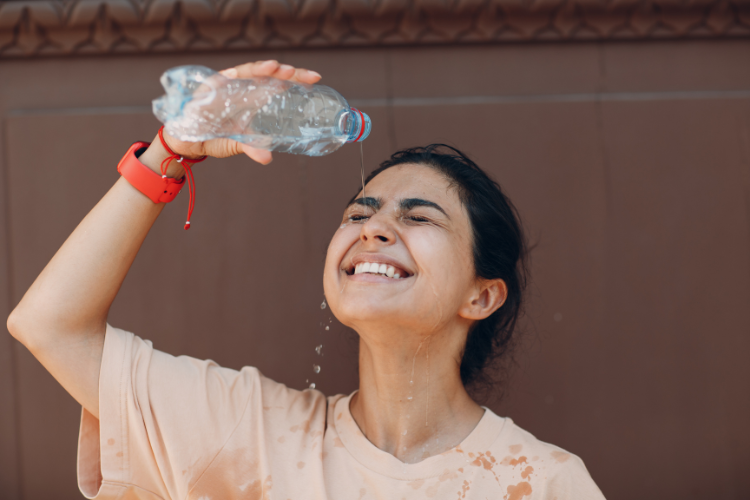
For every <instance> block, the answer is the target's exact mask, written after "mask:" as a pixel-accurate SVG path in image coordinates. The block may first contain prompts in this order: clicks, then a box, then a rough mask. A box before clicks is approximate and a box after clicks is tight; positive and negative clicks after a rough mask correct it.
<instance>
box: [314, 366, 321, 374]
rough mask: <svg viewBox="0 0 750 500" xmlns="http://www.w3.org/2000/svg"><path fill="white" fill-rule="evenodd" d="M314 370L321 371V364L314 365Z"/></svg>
mask: <svg viewBox="0 0 750 500" xmlns="http://www.w3.org/2000/svg"><path fill="white" fill-rule="evenodd" d="M313 371H314V372H315V373H320V365H313Z"/></svg>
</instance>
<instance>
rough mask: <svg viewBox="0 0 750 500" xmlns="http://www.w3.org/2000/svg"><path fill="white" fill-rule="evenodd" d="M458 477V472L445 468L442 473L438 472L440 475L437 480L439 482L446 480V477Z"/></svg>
mask: <svg viewBox="0 0 750 500" xmlns="http://www.w3.org/2000/svg"><path fill="white" fill-rule="evenodd" d="M457 477H458V474H456V473H455V472H453V471H452V470H449V469H445V470H444V471H443V473H442V474H440V477H438V481H440V482H441V483H442V482H443V481H447V480H448V479H456V478H457Z"/></svg>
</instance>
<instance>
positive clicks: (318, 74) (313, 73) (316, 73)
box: [307, 69, 323, 78]
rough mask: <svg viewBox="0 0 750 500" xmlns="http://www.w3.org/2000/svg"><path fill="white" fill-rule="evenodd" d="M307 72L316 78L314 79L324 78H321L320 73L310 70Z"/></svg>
mask: <svg viewBox="0 0 750 500" xmlns="http://www.w3.org/2000/svg"><path fill="white" fill-rule="evenodd" d="M307 72H308V73H309V74H310V75H311V76H314V77H317V78H323V77H322V76H320V73H318V72H317V71H311V70H309V69H308V70H307Z"/></svg>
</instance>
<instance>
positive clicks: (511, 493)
mask: <svg viewBox="0 0 750 500" xmlns="http://www.w3.org/2000/svg"><path fill="white" fill-rule="evenodd" d="M525 496H531V485H530V484H529V483H527V482H526V481H522V482H520V483H518V484H516V485H513V484H511V485H510V486H508V494H507V495H505V496H504V497H503V498H504V499H505V500H521V498H523V497H525Z"/></svg>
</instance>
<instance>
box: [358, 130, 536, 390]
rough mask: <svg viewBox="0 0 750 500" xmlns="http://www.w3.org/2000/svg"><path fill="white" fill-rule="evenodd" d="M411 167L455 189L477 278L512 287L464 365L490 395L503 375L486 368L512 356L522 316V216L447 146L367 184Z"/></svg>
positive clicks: (420, 153) (467, 377)
mask: <svg viewBox="0 0 750 500" xmlns="http://www.w3.org/2000/svg"><path fill="white" fill-rule="evenodd" d="M440 149H447V150H450V151H447V152H439V151H438V150H440ZM407 163H413V164H418V165H424V166H428V167H432V168H434V169H435V170H437V171H438V172H440V173H441V174H443V175H444V176H445V177H446V178H447V179H448V180H449V181H450V183H451V184H452V186H453V187H455V188H456V190H457V192H458V196H459V199H460V200H461V203H462V204H463V205H464V207H466V211H467V212H468V214H469V220H470V221H471V227H472V233H473V247H474V248H473V255H474V269H475V272H476V276H477V277H479V278H485V279H497V278H500V279H502V280H503V281H504V282H505V284H506V285H507V287H508V297H507V299H506V300H505V303H504V304H503V305H502V306H501V307H500V308H499V309H498V310H497V311H495V312H494V313H492V315H490V316H489V317H487V318H485V319H483V320H480V321H477V323H476V324H475V325H474V326H473V327H472V329H471V331H470V332H469V335H468V337H467V339H466V346H465V347H464V353H463V358H462V359H461V381H462V382H463V384H464V386H465V387H467V388H468V387H472V388H474V389H478V388H481V389H485V390H489V389H490V388H491V387H492V385H493V383H494V382H495V381H496V379H497V375H498V374H497V373H496V374H494V375H495V376H492V375H490V374H489V373H487V372H488V371H489V370H487V368H488V367H489V366H490V365H492V364H494V363H495V362H497V361H500V359H501V358H505V357H506V356H504V355H506V354H508V353H509V352H510V350H511V348H512V346H513V341H514V340H515V339H514V336H513V334H514V331H515V329H516V324H517V322H518V318H519V316H520V315H521V312H522V304H523V295H524V289H525V287H526V278H527V272H528V271H527V267H526V257H527V246H526V238H525V236H524V233H523V229H522V227H521V223H520V219H519V216H518V213H517V211H516V209H515V207H514V206H513V204H512V203H511V202H510V200H509V199H508V197H507V196H505V194H504V193H503V190H502V189H501V188H500V186H499V185H498V183H497V182H495V181H493V180H492V179H491V178H490V177H489V176H488V175H487V174H486V173H485V172H484V171H483V170H482V169H481V168H479V166H478V165H477V164H476V163H474V162H473V161H471V160H470V159H469V158H468V157H467V156H466V155H465V154H463V153H462V152H461V151H459V150H458V149H456V148H454V147H451V146H447V145H445V144H430V145H429V146H427V147H417V148H411V149H404V150H402V151H398V152H397V153H394V154H393V155H391V157H390V159H388V160H386V161H384V162H383V163H381V164H380V166H379V167H378V168H377V169H376V170H374V171H373V172H372V173H371V174H370V175H369V176H367V179H366V180H365V184H367V183H368V182H370V181H371V180H372V179H373V178H375V177H376V176H377V175H378V174H380V173H381V172H383V171H384V170H387V169H389V168H391V167H395V166H396V165H403V164H407Z"/></svg>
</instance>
